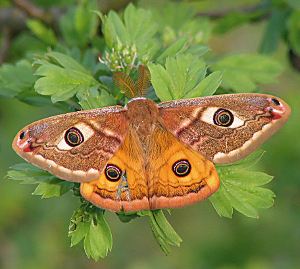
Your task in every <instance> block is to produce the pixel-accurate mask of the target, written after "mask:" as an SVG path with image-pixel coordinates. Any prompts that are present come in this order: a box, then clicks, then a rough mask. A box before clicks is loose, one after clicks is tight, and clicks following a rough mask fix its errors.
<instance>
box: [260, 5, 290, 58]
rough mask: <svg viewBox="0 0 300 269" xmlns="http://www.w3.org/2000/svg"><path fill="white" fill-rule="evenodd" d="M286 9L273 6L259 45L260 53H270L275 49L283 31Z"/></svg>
mask: <svg viewBox="0 0 300 269" xmlns="http://www.w3.org/2000/svg"><path fill="white" fill-rule="evenodd" d="M286 18H287V11H282V10H280V9H277V8H275V9H274V10H273V12H272V15H271V18H270V19H269V20H268V23H267V26H266V29H265V32H264V34H263V38H262V41H261V45H260V52H261V53H272V52H273V51H275V50H276V49H277V46H278V43H279V40H280V38H281V36H282V34H283V33H284V30H285V25H286Z"/></svg>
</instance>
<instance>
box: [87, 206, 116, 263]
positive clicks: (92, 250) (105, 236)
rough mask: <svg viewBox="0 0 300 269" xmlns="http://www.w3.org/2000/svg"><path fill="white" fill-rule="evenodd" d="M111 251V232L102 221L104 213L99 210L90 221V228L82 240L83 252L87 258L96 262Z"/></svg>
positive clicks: (104, 221)
mask: <svg viewBox="0 0 300 269" xmlns="http://www.w3.org/2000/svg"><path fill="white" fill-rule="evenodd" d="M111 249H112V235H111V231H110V228H109V226H108V224H107V222H106V220H105V219H104V211H103V210H101V211H99V212H98V214H97V215H96V216H95V219H93V220H91V221H90V227H89V230H88V233H87V235H86V237H85V239H84V250H85V253H86V255H87V256H88V257H92V258H93V259H94V260H98V259H99V258H104V257H105V256H106V255H107V253H108V251H110V250H111Z"/></svg>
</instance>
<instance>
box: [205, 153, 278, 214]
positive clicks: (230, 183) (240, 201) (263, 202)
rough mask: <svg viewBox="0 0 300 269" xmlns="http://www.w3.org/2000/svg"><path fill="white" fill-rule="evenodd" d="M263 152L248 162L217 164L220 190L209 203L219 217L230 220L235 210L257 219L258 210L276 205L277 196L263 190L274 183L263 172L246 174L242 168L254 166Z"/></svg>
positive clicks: (248, 159)
mask: <svg viewBox="0 0 300 269" xmlns="http://www.w3.org/2000/svg"><path fill="white" fill-rule="evenodd" d="M262 154H263V151H261V150H260V151H257V153H256V152H254V153H253V154H251V155H250V156H248V157H247V158H246V159H245V160H242V161H239V162H236V163H235V164H229V165H218V166H217V170H218V174H219V176H220V181H221V184H220V188H219V190H218V191H217V192H216V193H215V194H214V195H213V196H212V197H210V198H209V199H210V201H211V203H212V204H213V206H214V208H215V209H216V211H217V212H218V214H219V215H220V216H224V217H228V218H230V217H231V216H232V213H233V208H235V209H236V210H237V211H239V212H241V213H242V214H244V215H246V216H248V217H252V218H257V217H258V212H257V208H268V207H271V206H272V205H273V204H274V200H273V197H274V196H275V195H274V193H273V192H272V191H270V190H268V189H265V188H262V187H260V186H261V185H264V184H267V183H268V182H270V181H271V180H272V178H273V177H272V176H269V175H267V174H265V173H262V172H256V171H245V170H242V169H241V168H244V167H249V166H251V165H253V164H255V163H256V162H257V161H258V160H259V159H260V158H261V156H262Z"/></svg>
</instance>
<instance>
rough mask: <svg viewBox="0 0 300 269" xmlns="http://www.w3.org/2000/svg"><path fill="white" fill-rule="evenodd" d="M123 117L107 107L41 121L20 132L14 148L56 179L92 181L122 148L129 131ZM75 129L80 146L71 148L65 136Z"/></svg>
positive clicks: (118, 110)
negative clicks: (80, 139) (80, 136)
mask: <svg viewBox="0 0 300 269" xmlns="http://www.w3.org/2000/svg"><path fill="white" fill-rule="evenodd" d="M126 113H127V111H126V110H125V109H124V108H122V107H110V108H101V109H94V110H89V111H81V112H74V113H68V114H63V115H58V116H54V117H50V118H47V119H43V120H40V121H37V122H34V123H32V124H30V125H28V126H27V127H25V128H23V130H21V131H20V132H19V133H18V134H17V136H16V137H15V139H14V142H13V148H14V150H15V151H16V152H17V153H18V154H19V155H20V156H21V157H23V158H24V159H26V160H28V161H29V162H31V163H33V164H34V165H36V166H39V167H41V168H43V169H45V170H48V171H49V172H51V173H52V174H54V175H55V176H57V177H59V178H62V179H65V180H69V181H76V182H87V181H92V180H95V179H96V178H98V177H99V175H100V174H101V173H102V171H103V169H104V168H105V166H106V163H107V161H108V160H109V159H110V158H112V156H113V155H114V154H115V152H116V151H117V150H118V149H119V148H120V147H121V145H122V143H123V141H124V139H125V137H126V135H127V131H128V122H127V118H126ZM74 127H75V129H76V130H77V131H78V132H79V133H80V134H81V135H82V141H81V142H82V143H79V144H78V145H76V146H74V147H71V146H70V145H69V144H68V143H66V141H65V140H66V138H65V136H66V133H67V132H68V130H70V129H74Z"/></svg>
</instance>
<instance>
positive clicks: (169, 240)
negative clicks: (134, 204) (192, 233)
mask: <svg viewBox="0 0 300 269" xmlns="http://www.w3.org/2000/svg"><path fill="white" fill-rule="evenodd" d="M138 214H141V215H142V216H143V215H148V216H149V217H150V225H151V229H152V232H153V235H154V237H155V239H156V241H157V242H158V244H159V246H160V247H161V249H162V250H163V252H164V253H165V254H170V253H171V249H170V246H169V245H173V246H178V247H179V246H180V243H181V242H182V239H181V238H180V236H179V235H178V234H177V233H176V232H175V230H174V229H173V227H172V226H171V225H170V223H169V222H168V221H167V219H166V217H165V216H164V213H163V211H162V210H160V209H159V210H151V211H150V210H149V211H146V210H145V211H142V212H138Z"/></svg>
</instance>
